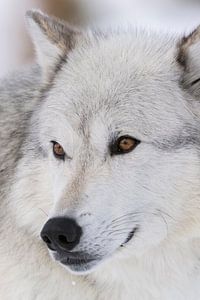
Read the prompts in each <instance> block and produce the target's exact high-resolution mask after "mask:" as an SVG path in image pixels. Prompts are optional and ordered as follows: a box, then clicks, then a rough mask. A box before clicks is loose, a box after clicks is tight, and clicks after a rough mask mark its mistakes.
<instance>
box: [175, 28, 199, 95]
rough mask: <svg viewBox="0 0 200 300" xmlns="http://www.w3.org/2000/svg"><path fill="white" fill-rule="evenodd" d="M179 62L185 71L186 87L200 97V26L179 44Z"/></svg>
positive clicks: (184, 81)
mask: <svg viewBox="0 0 200 300" xmlns="http://www.w3.org/2000/svg"><path fill="white" fill-rule="evenodd" d="M178 62H179V64H180V65H181V66H182V67H183V70H184V74H183V85H184V87H185V88H187V89H189V91H190V92H191V93H192V94H193V95H194V96H197V97H200V26H199V27H198V28H197V29H196V30H194V31H193V32H192V33H191V34H190V35H189V36H187V37H184V38H183V39H182V40H181V42H180V43H179V45H178Z"/></svg>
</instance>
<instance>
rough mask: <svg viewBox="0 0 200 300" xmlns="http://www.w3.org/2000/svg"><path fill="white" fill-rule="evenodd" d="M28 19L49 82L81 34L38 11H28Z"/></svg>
mask: <svg viewBox="0 0 200 300" xmlns="http://www.w3.org/2000/svg"><path fill="white" fill-rule="evenodd" d="M26 17H27V21H28V25H29V29H30V33H31V36H32V39H33V43H34V45H35V48H36V52H37V57H38V63H39V65H40V66H41V68H42V71H43V76H44V80H45V81H47V80H48V77H50V76H51V75H52V73H53V72H54V70H55V67H56V66H57V65H58V64H59V62H60V61H62V60H63V59H64V58H66V56H67V54H68V53H69V52H70V51H71V50H72V49H73V48H74V47H75V45H76V43H77V39H78V37H79V36H81V32H80V31H78V30H76V29H74V28H72V27H71V26H69V25H68V24H67V23H65V22H63V21H61V20H59V19H57V18H54V17H49V16H47V15H45V14H43V13H42V12H40V11H38V10H30V11H28V12H27V13H26Z"/></svg>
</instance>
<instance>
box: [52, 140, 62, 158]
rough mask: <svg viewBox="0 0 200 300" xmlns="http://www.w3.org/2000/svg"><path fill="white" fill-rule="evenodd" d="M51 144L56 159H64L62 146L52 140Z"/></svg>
mask: <svg viewBox="0 0 200 300" xmlns="http://www.w3.org/2000/svg"><path fill="white" fill-rule="evenodd" d="M52 144H53V154H54V156H55V157H56V158H58V159H62V160H65V151H64V149H63V147H62V146H61V145H60V144H59V143H57V142H55V141H52Z"/></svg>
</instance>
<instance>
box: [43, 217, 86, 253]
mask: <svg viewBox="0 0 200 300" xmlns="http://www.w3.org/2000/svg"><path fill="white" fill-rule="evenodd" d="M81 234H82V229H81V227H80V226H79V225H78V224H77V223H76V221H74V220H73V219H68V218H53V219H50V220H49V221H48V222H47V223H46V224H45V225H44V227H43V229H42V232H41V238H42V239H43V241H44V242H45V243H46V244H47V246H48V248H49V249H50V250H53V251H60V250H62V251H63V250H65V251H66V250H67V251H70V250H72V249H73V248H74V247H75V246H76V245H78V243H79V241H80V237H81Z"/></svg>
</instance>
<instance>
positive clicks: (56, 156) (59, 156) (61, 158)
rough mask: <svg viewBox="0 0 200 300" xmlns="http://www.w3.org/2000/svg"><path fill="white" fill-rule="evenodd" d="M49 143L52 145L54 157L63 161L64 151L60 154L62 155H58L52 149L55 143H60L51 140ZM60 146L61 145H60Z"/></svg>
mask: <svg viewBox="0 0 200 300" xmlns="http://www.w3.org/2000/svg"><path fill="white" fill-rule="evenodd" d="M51 143H52V145H53V154H54V156H55V158H57V159H60V160H63V161H64V160H65V156H66V154H65V152H64V154H62V155H58V154H57V153H56V152H55V151H54V146H55V145H56V144H58V145H60V143H58V142H56V141H51ZM60 146H61V147H62V145H60ZM62 148H63V147H62Z"/></svg>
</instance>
